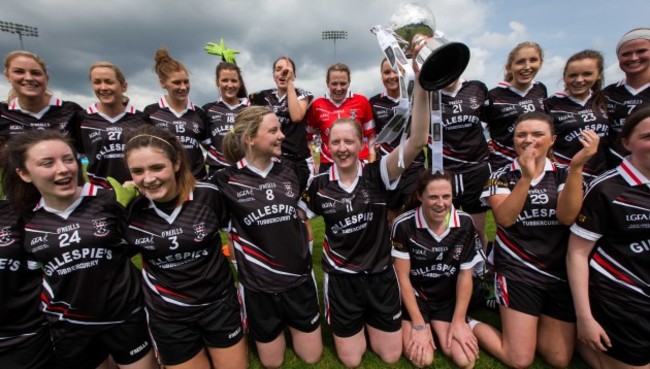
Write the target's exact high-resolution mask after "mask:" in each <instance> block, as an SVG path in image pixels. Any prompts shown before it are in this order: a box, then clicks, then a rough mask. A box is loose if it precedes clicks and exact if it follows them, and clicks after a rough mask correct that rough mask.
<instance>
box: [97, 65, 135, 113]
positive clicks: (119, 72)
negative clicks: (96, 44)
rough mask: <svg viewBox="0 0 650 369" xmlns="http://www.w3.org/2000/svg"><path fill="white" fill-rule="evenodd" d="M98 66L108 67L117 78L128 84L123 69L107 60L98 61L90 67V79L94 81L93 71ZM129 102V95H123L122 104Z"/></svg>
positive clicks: (122, 83)
mask: <svg viewBox="0 0 650 369" xmlns="http://www.w3.org/2000/svg"><path fill="white" fill-rule="evenodd" d="M97 68H108V69H110V70H112V71H113V72H114V73H115V79H117V81H118V82H119V83H120V84H121V85H122V86H124V85H126V77H124V73H122V70H121V69H120V68H119V67H118V66H117V65H115V64H113V63H111V62H107V61H98V62H96V63H93V64H92V65H91V66H90V69H89V70H88V79H89V80H90V82H91V83H92V73H93V70H94V69H97ZM128 103H129V97H128V96H126V95H122V104H123V105H127V104H128Z"/></svg>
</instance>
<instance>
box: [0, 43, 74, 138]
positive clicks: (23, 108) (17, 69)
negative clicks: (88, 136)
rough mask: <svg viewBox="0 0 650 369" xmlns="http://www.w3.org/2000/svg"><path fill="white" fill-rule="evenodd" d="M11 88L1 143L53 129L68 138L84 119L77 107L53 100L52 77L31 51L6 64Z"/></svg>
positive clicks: (1, 119)
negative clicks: (27, 132) (51, 90)
mask: <svg viewBox="0 0 650 369" xmlns="http://www.w3.org/2000/svg"><path fill="white" fill-rule="evenodd" d="M4 74H5V77H7V81H8V82H9V84H10V85H11V91H10V92H9V96H8V101H7V104H0V139H7V138H8V137H9V136H13V135H16V134H19V133H23V132H26V131H29V130H34V129H52V130H56V131H58V132H60V133H61V134H63V135H68V134H70V132H72V131H73V130H74V129H75V127H76V126H77V124H78V122H79V120H80V119H82V117H83V114H82V112H83V111H82V109H81V107H80V106H79V105H77V104H76V103H73V102H70V101H62V100H61V99H58V98H55V97H53V96H52V93H51V92H49V91H48V89H47V86H48V82H49V80H50V75H49V74H48V72H47V68H46V65H45V62H44V61H43V59H41V58H40V57H39V56H38V55H36V54H33V53H30V52H29V51H12V52H10V53H9V54H7V56H6V58H5V61H4Z"/></svg>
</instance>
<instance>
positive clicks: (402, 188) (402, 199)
mask: <svg viewBox="0 0 650 369" xmlns="http://www.w3.org/2000/svg"><path fill="white" fill-rule="evenodd" d="M380 72H381V81H382V83H383V85H384V88H385V91H384V92H381V93H379V94H377V95H375V96H373V97H371V98H370V99H368V101H369V102H370V105H371V106H372V116H373V120H374V121H375V132H378V134H379V133H380V132H381V131H382V130H383V129H384V127H385V126H386V124H387V123H388V122H389V121H390V120H391V119H392V118H393V116H394V115H395V109H396V108H397V106H398V104H399V98H400V91H399V80H398V76H397V73H395V71H394V70H393V68H391V66H390V63H389V62H388V59H386V58H384V59H383V60H382V62H381V65H380ZM400 139H401V137H398V138H396V139H395V140H394V141H393V142H384V143H381V144H379V145H375V148H374V149H375V153H377V155H378V156H380V157H381V156H385V155H388V154H390V153H391V152H392V151H393V150H394V149H395V148H396V147H397V146H399V143H400ZM423 168H424V151H423V152H422V153H421V155H418V156H417V157H416V158H415V159H414V160H413V162H412V163H411V165H409V167H408V168H407V169H406V171H405V172H404V173H402V175H401V177H400V181H399V184H398V185H397V189H395V190H394V191H390V192H389V195H388V198H387V201H388V203H387V205H386V206H387V207H388V222H389V224H392V222H393V219H395V217H396V216H397V215H399V214H400V213H401V212H402V210H403V207H404V204H406V202H407V201H408V199H409V197H410V195H411V193H413V186H414V185H415V182H416V180H417V178H418V172H419V171H420V170H421V169H423Z"/></svg>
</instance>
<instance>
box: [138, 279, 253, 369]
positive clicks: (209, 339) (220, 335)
mask: <svg viewBox="0 0 650 369" xmlns="http://www.w3.org/2000/svg"><path fill="white" fill-rule="evenodd" d="M149 326H150V327H151V334H152V335H153V338H154V342H155V343H156V348H157V349H158V352H159V353H160V357H161V358H162V361H163V363H164V364H165V365H178V364H182V363H184V362H186V361H188V360H190V359H191V358H193V357H194V356H196V354H198V353H199V352H200V351H201V350H202V349H203V348H204V347H208V348H210V347H217V348H225V347H230V346H233V345H235V344H237V343H238V342H239V341H240V340H241V339H242V337H244V330H243V327H242V322H241V312H240V309H239V300H238V298H237V292H236V291H235V290H234V289H233V290H232V291H231V292H229V293H228V295H227V296H226V297H225V298H224V299H223V300H222V301H220V302H218V303H216V304H214V306H211V307H210V308H209V309H206V311H204V312H203V313H202V314H201V315H199V316H197V317H196V319H195V320H194V321H192V322H174V321H172V320H167V319H160V318H157V317H155V314H150V315H149Z"/></svg>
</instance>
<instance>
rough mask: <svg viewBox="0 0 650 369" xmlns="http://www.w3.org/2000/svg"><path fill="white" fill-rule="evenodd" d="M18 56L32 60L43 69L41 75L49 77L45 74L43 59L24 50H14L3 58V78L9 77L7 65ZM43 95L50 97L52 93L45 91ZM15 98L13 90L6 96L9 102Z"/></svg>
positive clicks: (45, 68) (45, 66)
mask: <svg viewBox="0 0 650 369" xmlns="http://www.w3.org/2000/svg"><path fill="white" fill-rule="evenodd" d="M20 56H23V57H26V58H30V59H32V60H34V61H35V62H36V63H37V64H38V65H39V66H40V67H41V69H43V73H45V75H46V76H49V74H48V73H47V65H45V60H43V58H41V57H40V56H38V55H36V54H34V53H32V52H29V51H25V50H15V51H12V52H10V53H8V54H7V55H6V56H5V64H4V74H5V76H8V75H9V65H10V64H11V61H12V60H14V59H16V58H18V57H20ZM45 94H46V95H52V93H51V92H50V91H49V90H46V91H45ZM16 97H17V94H16V91H14V89H13V88H12V89H10V90H9V94H8V95H7V101H11V100H13V99H14V98H16Z"/></svg>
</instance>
